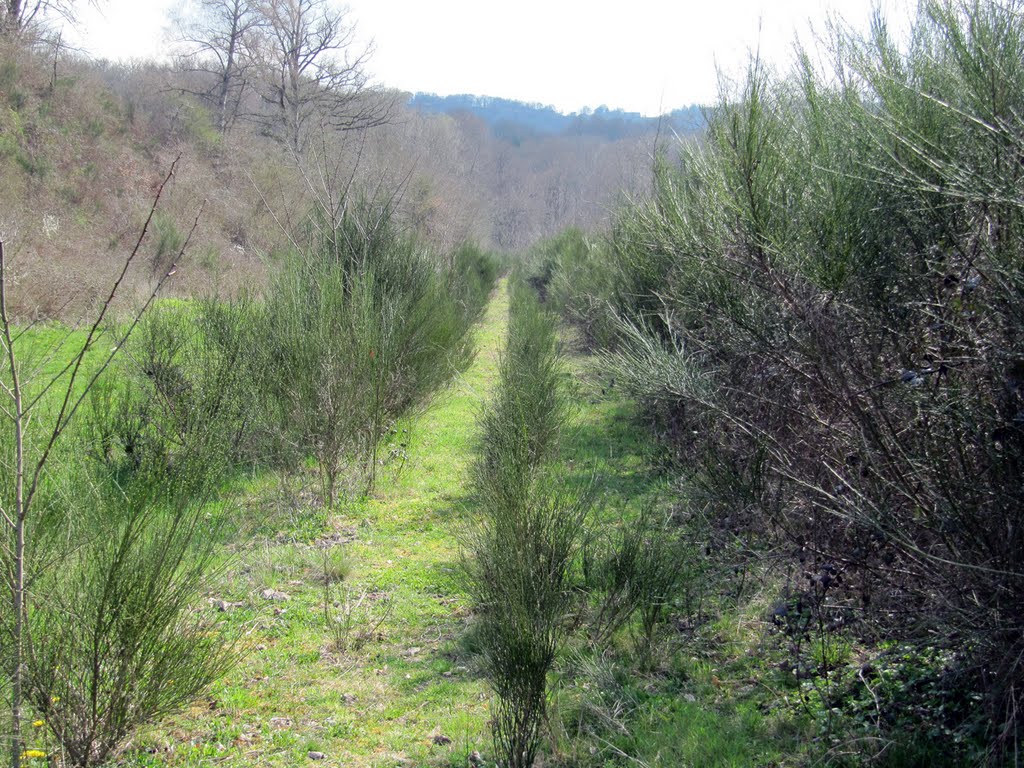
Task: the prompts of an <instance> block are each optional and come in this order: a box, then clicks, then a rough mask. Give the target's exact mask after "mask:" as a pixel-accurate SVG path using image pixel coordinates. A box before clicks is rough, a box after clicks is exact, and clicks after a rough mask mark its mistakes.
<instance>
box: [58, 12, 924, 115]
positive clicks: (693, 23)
mask: <svg viewBox="0 0 1024 768" xmlns="http://www.w3.org/2000/svg"><path fill="white" fill-rule="evenodd" d="M182 2H183V0H103V2H102V3H101V5H100V10H98V11H97V10H93V9H91V8H87V9H85V10H84V12H83V13H82V14H81V18H80V24H79V30H78V32H79V33H80V37H79V39H80V40H81V41H82V42H81V44H82V46H83V47H84V48H85V49H86V50H87V51H88V52H89V53H90V54H92V55H94V56H97V57H104V58H109V59H131V58H153V57H158V56H160V55H161V53H162V52H163V51H164V50H165V44H164V39H165V35H166V33H167V21H166V20H167V14H168V12H169V11H170V10H172V9H174V8H177V7H180V6H181V5H182ZM347 5H348V8H349V18H350V19H351V20H352V21H353V22H355V24H356V27H357V30H358V33H359V37H360V38H361V39H362V40H363V41H369V40H371V39H372V40H373V41H374V44H375V53H374V56H373V58H372V59H371V60H370V64H369V70H370V72H371V73H372V75H373V77H374V81H375V82H377V83H379V84H382V85H386V86H391V87H395V88H401V89H403V90H407V91H428V92H434V93H439V94H442V95H447V94H453V93H473V94H478V95H487V96H502V97H506V98H512V99H520V100H523V101H529V102H540V103H543V104H551V105H554V106H555V107H557V108H558V109H560V110H562V111H563V112H574V111H577V110H579V109H581V108H583V107H597V106H599V105H601V104H606V105H608V106H610V107H613V108H615V107H618V108H622V109H627V110H632V111H638V112H643V113H644V114H658V113H659V112H662V111H668V110H671V109H674V108H677V107H682V106H686V105H688V104H691V103H708V102H711V101H713V100H714V98H715V95H716V92H717V74H716V71H717V70H716V67H717V68H718V69H719V70H721V71H723V72H725V73H726V74H737V73H739V72H740V71H741V70H742V68H743V64H744V62H745V61H746V55H747V52H748V51H749V50H752V49H754V48H757V47H759V48H760V51H761V54H762V56H764V57H765V58H767V59H768V60H769V61H772V62H775V63H777V65H778V66H780V67H782V68H785V67H787V66H788V63H789V62H790V61H791V60H792V52H793V42H794V40H795V39H796V38H797V37H799V38H800V39H801V40H804V41H808V42H809V41H810V40H811V39H812V34H811V30H812V29H817V30H823V29H824V25H825V20H826V19H827V18H828V17H829V16H830V15H835V14H838V15H839V16H841V17H842V18H843V19H844V20H846V21H847V22H848V23H850V24H851V25H852V26H854V27H856V28H859V29H866V28H867V25H868V21H869V19H870V16H871V10H872V7H874V6H875V5H880V6H881V9H882V12H883V14H884V15H885V16H886V17H887V18H888V19H889V20H890V21H891V22H892V23H893V24H895V26H896V27H897V28H905V27H906V23H907V21H908V20H909V18H910V16H911V14H912V8H913V6H914V3H913V2H912V0H876V1H875V2H873V1H872V0H614V2H612V1H611V0H515V1H514V2H507V0H506V1H505V2H496V1H495V0H348V3H347Z"/></svg>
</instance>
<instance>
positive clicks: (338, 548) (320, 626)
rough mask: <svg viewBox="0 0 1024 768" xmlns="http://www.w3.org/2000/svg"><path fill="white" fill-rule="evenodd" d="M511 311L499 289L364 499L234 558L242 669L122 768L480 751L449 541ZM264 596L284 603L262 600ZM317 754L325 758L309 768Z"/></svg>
mask: <svg viewBox="0 0 1024 768" xmlns="http://www.w3.org/2000/svg"><path fill="white" fill-rule="evenodd" d="M507 311H508V296H507V290H506V286H505V285H504V283H502V284H501V285H500V286H499V289H498V290H497V292H496V293H495V296H494V297H493V298H492V300H491V302H490V304H489V306H488V308H487V312H486V314H485V316H484V317H483V319H482V321H481V322H480V323H479V325H478V327H477V330H476V346H477V350H478V353H477V357H476V359H475V361H474V362H473V364H472V366H471V367H470V368H469V369H468V370H467V371H466V372H465V373H464V374H463V375H462V376H461V377H460V378H459V379H458V380H457V381H455V382H453V384H452V385H451V386H450V387H449V388H448V389H447V390H446V391H445V392H443V393H441V394H439V395H438V396H437V398H436V399H435V401H434V403H433V404H432V406H431V407H430V408H429V409H428V410H427V411H426V412H425V413H423V414H421V415H420V416H419V417H417V418H415V419H412V420H410V421H409V422H408V423H406V424H403V425H401V426H400V433H399V435H400V438H399V442H402V443H404V445H405V447H404V453H405V455H404V457H403V460H402V461H401V462H398V461H393V462H392V463H391V465H389V466H388V467H387V468H386V469H385V470H384V471H383V472H382V473H381V475H380V476H379V478H378V490H377V493H376V494H375V495H374V497H373V498H372V499H369V500H366V501H362V502H358V503H355V504H352V505H350V506H348V507H346V508H344V509H342V510H341V511H340V513H336V515H335V516H334V517H333V518H332V519H330V520H329V521H328V520H325V519H324V518H323V517H322V513H320V514H321V518H320V524H319V525H318V526H317V525H311V524H310V521H309V517H310V515H314V516H315V515H316V514H317V513H316V512H315V511H310V510H306V511H303V510H301V509H298V510H288V509H281V508H280V506H281V503H280V502H278V507H279V508H278V509H277V510H276V512H275V513H274V514H272V520H271V521H268V522H267V523H266V524H264V526H263V530H264V531H266V532H267V533H268V534H269V535H266V536H263V537H261V538H258V539H255V540H253V541H251V542H248V543H247V544H246V545H245V546H244V547H241V548H240V549H239V552H238V554H237V557H236V558H234V560H233V561H232V563H231V566H230V570H229V571H228V572H227V573H226V574H225V577H224V579H223V583H222V584H221V585H220V588H219V589H218V592H217V593H216V594H213V595H211V599H214V600H223V601H226V602H228V603H232V604H236V603H237V604H238V605H232V606H231V607H230V609H229V610H228V611H227V612H225V613H224V614H223V617H224V620H225V621H226V622H228V623H230V624H232V625H235V626H237V628H238V629H240V630H241V632H242V633H243V638H244V639H243V641H242V645H243V647H244V648H245V649H246V650H247V653H246V655H245V657H244V659H243V661H242V662H241V663H240V664H239V665H238V666H237V667H236V668H235V669H234V670H233V671H232V672H231V673H230V674H229V676H228V677H227V679H226V680H225V681H223V682H222V683H221V684H219V685H218V686H217V687H216V688H215V689H214V690H213V691H212V692H211V694H210V696H209V697H208V700H206V701H204V702H199V703H197V704H196V705H195V706H193V708H192V709H191V710H190V711H189V712H186V713H184V714H182V715H179V716H178V717H176V718H175V719H174V720H173V721H172V722H171V724H170V725H171V727H170V728H168V727H167V724H166V723H165V724H163V725H161V726H160V727H158V728H154V729H153V730H152V731H151V732H149V733H147V734H143V735H142V736H141V737H140V738H139V739H138V740H137V741H136V743H135V745H134V746H133V748H132V750H131V751H130V752H129V753H128V754H127V755H126V758H125V763H126V764H128V765H190V766H191V765H195V766H199V765H246V766H248V765H253V766H284V765H303V764H310V765H336V766H342V765H344V766H401V765H417V766H421V765H433V766H456V765H457V766H465V765H466V759H467V756H468V755H469V753H470V752H472V751H473V750H477V749H480V750H484V749H486V745H487V743H488V742H489V737H488V736H487V731H486V720H487V717H488V704H487V694H486V692H485V688H484V685H483V682H482V681H481V680H480V679H479V677H478V676H477V675H476V674H475V673H474V672H473V670H472V668H471V667H472V665H471V663H470V661H469V659H468V657H466V656H465V654H464V653H463V652H462V650H461V648H460V644H459V640H460V637H461V636H462V635H463V631H462V630H463V628H464V626H465V621H466V617H467V615H468V609H467V601H466V598H465V596H464V595H463V594H462V592H461V590H460V587H459V584H458V579H457V576H458V574H457V567H458V548H457V535H456V534H457V530H458V527H459V525H460V521H461V520H462V519H463V516H464V514H465V510H464V504H463V501H464V499H463V493H464V488H465V475H466V471H467V469H468V467H469V464H470V461H471V459H472V455H473V438H474V434H475V421H476V415H477V412H478V409H479V407H480V404H481V403H482V402H483V399H484V397H485V396H486V394H487V392H488V390H489V387H490V385H491V383H492V381H493V380H494V378H495V377H496V375H497V361H498V354H499V348H500V346H501V344H502V342H503V338H504V332H505V326H506V322H507ZM266 482H267V483H270V482H271V481H270V480H269V479H268V480H267V481H266ZM264 496H269V497H271V498H273V497H274V493H273V492H272V491H270V490H268V491H267V493H266V494H264ZM254 506H256V507H257V508H262V507H265V506H266V499H265V498H264V499H263V500H262V501H260V502H258V503H256V504H254ZM325 527H326V529H327V530H328V531H329V532H328V534H327V535H326V536H325V535H323V530H324V529H325ZM275 529H276V530H275ZM310 530H313V531H314V533H313V536H312V537H310V536H309V535H308V533H307V534H304V533H303V532H304V531H310ZM271 532H272V533H271ZM318 534H319V535H318ZM303 539H305V540H303ZM310 539H312V540H310ZM325 548H327V549H328V551H330V552H333V553H335V554H338V553H341V552H344V553H345V555H346V557H347V559H348V561H349V563H350V565H351V573H350V575H349V577H348V578H347V579H346V581H345V584H346V585H347V587H348V590H349V591H348V595H347V599H346V595H345V594H344V593H343V592H342V590H337V591H335V593H334V595H333V596H332V602H337V603H338V605H337V606H336V607H334V606H332V608H331V610H332V612H333V613H334V614H335V615H336V616H343V615H345V614H346V613H348V614H349V615H350V616H351V618H352V621H351V627H350V629H349V631H348V633H347V637H348V639H349V640H350V641H351V642H352V645H354V646H355V647H353V648H352V649H350V650H348V651H347V652H342V653H339V652H336V650H335V649H334V647H332V645H333V644H332V632H331V631H329V630H328V628H327V623H326V622H325V619H324V606H323V599H324V588H323V578H322V575H321V574H322V572H323V551H324V549H325ZM268 589H269V590H276V591H278V592H282V593H285V594H287V595H288V599H287V600H285V599H280V600H273V599H266V598H265V597H264V596H263V592H264V590H268ZM342 589H344V588H342ZM339 593H340V594H339ZM346 605H348V606H349V610H348V611H346ZM210 610H211V611H216V610H217V606H216V605H211V607H210ZM378 621H380V622H381V623H380V625H379V626H376V625H377V622H378ZM335 623H336V624H339V626H340V625H341V624H342V623H341V622H335ZM375 627H376V628H375ZM374 628H375V629H374ZM370 630H373V631H372V633H371V632H370ZM339 632H340V633H343V632H342V630H339ZM367 635H369V636H367ZM449 740H450V741H449ZM317 752H319V753H322V754H323V755H324V756H325V757H324V758H323V759H320V760H317V761H315V762H314V759H313V758H311V757H310V753H317Z"/></svg>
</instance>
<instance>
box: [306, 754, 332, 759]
mask: <svg viewBox="0 0 1024 768" xmlns="http://www.w3.org/2000/svg"><path fill="white" fill-rule="evenodd" d="M306 757H308V758H309V759H310V760H326V759H327V755H325V754H324V753H323V752H307V753H306Z"/></svg>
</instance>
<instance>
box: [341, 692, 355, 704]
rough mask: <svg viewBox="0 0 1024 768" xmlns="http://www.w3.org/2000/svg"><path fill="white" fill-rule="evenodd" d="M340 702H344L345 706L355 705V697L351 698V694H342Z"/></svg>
mask: <svg viewBox="0 0 1024 768" xmlns="http://www.w3.org/2000/svg"><path fill="white" fill-rule="evenodd" d="M341 700H342V701H343V702H345V703H346V704H355V703H356V697H355V696H353V695H352V694H351V693H343V694H342V695H341Z"/></svg>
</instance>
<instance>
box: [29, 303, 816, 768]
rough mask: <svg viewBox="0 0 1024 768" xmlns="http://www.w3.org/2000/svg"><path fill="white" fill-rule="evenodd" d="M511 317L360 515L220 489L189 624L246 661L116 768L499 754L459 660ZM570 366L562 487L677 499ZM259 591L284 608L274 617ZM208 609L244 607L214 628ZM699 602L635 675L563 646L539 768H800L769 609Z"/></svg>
mask: <svg viewBox="0 0 1024 768" xmlns="http://www.w3.org/2000/svg"><path fill="white" fill-rule="evenodd" d="M507 310H508V295H507V289H506V286H505V285H504V284H502V285H501V286H500V288H499V290H498V291H497V292H496V293H495V295H494V297H493V298H492V301H491V303H490V305H489V307H488V310H487V313H486V315H485V316H484V318H483V319H482V321H481V322H480V323H479V324H478V326H477V329H476V332H475V339H476V347H477V350H478V353H477V356H476V359H475V361H474V363H473V364H472V366H471V367H470V368H469V369H467V370H466V371H465V372H464V373H463V374H462V375H461V376H460V377H458V378H457V379H456V380H455V381H454V382H453V383H452V384H451V385H450V386H449V387H448V388H447V389H446V390H445V391H443V392H441V393H439V394H438V395H437V396H436V397H435V398H434V400H433V403H432V404H431V406H430V407H429V408H428V409H427V410H426V411H425V412H423V413H421V414H418V415H416V416H415V417H411V418H409V419H406V420H404V421H403V422H402V423H400V424H399V425H398V426H397V429H396V430H395V432H394V434H393V435H392V436H391V438H390V443H389V445H388V446H387V447H386V448H385V450H384V451H382V455H388V454H389V452H390V455H391V456H392V459H391V460H390V461H389V462H388V464H387V466H386V467H385V468H384V470H383V472H382V474H381V475H380V477H379V481H378V486H377V490H376V493H375V495H374V496H373V497H372V498H364V499H358V500H354V501H349V502H345V503H342V504H341V505H339V507H338V508H337V509H335V510H333V511H331V512H328V511H327V510H325V509H323V508H322V507H320V506H319V505H318V504H317V503H316V502H315V496H316V495H315V493H313V492H312V491H311V490H310V489H311V488H312V487H313V479H312V475H310V477H308V478H306V480H307V482H308V488H306V489H304V488H303V487H302V481H301V479H300V481H299V482H298V483H292V484H291V487H290V488H289V489H288V490H287V491H284V490H282V488H281V481H280V478H279V477H278V476H276V475H273V474H269V473H263V474H257V475H253V476H245V475H236V476H234V477H232V478H231V479H230V480H229V481H227V482H226V483H225V485H224V486H223V489H222V490H223V492H222V498H221V499H220V500H218V502H217V503H216V507H217V510H223V511H224V513H227V512H229V511H230V510H231V509H232V507H237V508H239V509H240V510H241V512H240V517H241V518H242V519H241V522H240V524H239V526H238V528H237V531H238V532H237V533H236V534H235V535H234V537H233V539H232V540H231V541H229V542H228V544H227V546H226V554H225V559H224V563H223V570H222V572H221V573H220V575H219V576H218V577H217V580H216V582H215V584H214V585H213V586H212V588H211V590H210V592H209V593H208V594H207V595H204V596H203V601H202V602H201V604H200V606H199V610H202V611H204V612H206V613H207V614H208V615H209V617H210V618H211V619H213V620H215V621H218V622H220V623H221V624H222V626H223V627H224V628H225V629H227V630H228V631H229V632H233V633H235V634H236V635H237V636H238V638H239V640H238V645H239V649H240V651H241V652H242V657H241V661H240V662H239V664H238V665H237V666H236V667H235V668H234V670H233V671H232V672H231V673H230V674H229V675H228V676H227V677H226V678H225V679H223V680H222V681H220V682H219V683H218V684H217V685H215V686H214V688H213V689H212V690H210V692H209V694H208V695H207V696H206V697H205V698H203V699H202V700H200V701H197V702H195V703H194V704H193V705H192V707H190V708H189V710H187V711H185V712H182V713H180V714H178V715H177V716H174V717H172V718H170V719H168V720H165V721H163V722H160V723H157V724H154V725H153V726H150V727H149V728H147V729H146V730H144V731H143V732H142V733H140V734H138V736H137V737H136V738H135V739H134V741H133V742H132V744H131V745H130V747H129V749H128V751H127V752H126V753H125V754H124V755H123V757H122V759H121V764H123V765H125V766H132V767H134V768H141V767H142V766H210V765H229V766H230V765H235V766H249V765H255V766H291V765H298V764H307V763H310V760H309V758H308V753H309V752H310V751H317V752H323V753H324V754H325V755H326V756H327V759H326V760H325V761H324V764H326V765H344V766H356V767H362V766H366V767H370V766H374V767H376V766H399V765H410V766H411V765H416V766H437V767H443V766H452V767H454V766H465V765H466V764H467V757H468V755H469V754H470V753H471V752H473V751H475V750H479V751H480V752H481V753H483V754H484V756H485V757H488V756H489V755H490V753H491V751H492V750H491V739H490V733H489V731H488V720H489V718H490V707H489V703H490V697H491V694H490V691H489V690H488V688H487V686H486V685H485V683H484V681H483V679H482V677H481V676H480V675H479V674H478V671H477V669H476V667H475V661H474V658H473V656H472V653H471V652H470V650H469V648H470V647H471V644H472V638H471V637H470V636H469V634H468V632H467V629H468V627H469V618H470V615H469V614H470V612H469V600H468V598H467V596H466V595H465V594H464V593H463V591H462V587H461V583H460V578H459V559H460V552H459V547H458V540H459V533H460V531H461V530H462V529H463V527H464V525H465V523H466V522H467V520H468V516H469V515H470V514H472V510H471V509H470V508H469V506H468V504H467V499H466V497H465V489H466V487H467V483H466V481H467V474H468V471H469V469H470V465H471V463H472V461H473V457H474V451H475V449H476V445H477V434H478V432H477V417H478V415H479V413H480V409H481V408H482V407H483V405H484V403H485V401H486V398H487V395H488V392H489V391H490V388H491V386H492V384H493V382H494V381H495V378H496V376H497V368H498V360H499V356H500V354H501V352H500V350H501V348H502V345H503V342H504V336H505V331H506V323H507ZM45 332H46V333H59V329H50V330H46V331H45ZM33 333H38V331H33ZM55 338H56V337H55ZM51 341H52V339H49V338H48V337H47V338H40V339H39V340H38V344H39V346H40V348H43V346H44V342H45V344H49V343H50V342H51ZM569 363H570V370H571V375H572V377H573V379H574V380H575V381H574V384H573V386H575V387H576V396H575V397H574V400H575V402H576V403H577V404H578V410H577V412H576V414H575V418H574V423H573V426H572V428H571V429H569V430H568V431H567V433H566V435H565V437H564V441H563V443H562V446H561V458H560V459H559V462H560V470H561V472H562V474H563V475H565V476H566V477H567V478H568V479H570V480H571V481H572V482H574V483H579V484H581V485H586V486H589V487H590V488H591V489H592V491H593V494H594V497H595V499H596V501H597V503H596V506H595V512H594V515H595V522H600V523H613V522H617V521H620V520H621V519H626V520H628V519H630V516H631V515H632V514H634V513H635V512H636V511H637V510H639V509H640V508H641V507H642V506H644V505H646V504H651V503H657V502H658V499H660V498H662V497H667V494H666V493H665V481H664V480H663V478H662V476H661V475H660V474H659V472H658V471H657V470H656V468H655V459H654V457H655V450H654V446H652V445H651V443H650V440H649V438H648V437H647V434H646V432H645V431H644V430H643V428H642V427H641V426H639V425H638V424H637V423H636V420H635V417H634V413H633V408H632V405H631V404H630V403H629V402H628V401H627V400H626V399H625V398H623V397H622V396H620V393H619V392H618V391H617V390H616V389H615V388H614V386H610V382H608V381H607V380H602V379H601V378H600V377H599V376H597V375H596V374H595V373H594V372H593V371H592V369H591V366H590V363H589V361H588V359H587V358H585V357H584V356H581V355H575V356H570V358H569ZM324 546H329V547H332V548H333V549H335V550H342V555H341V557H343V558H344V559H345V560H346V561H347V563H348V565H349V566H350V572H349V573H348V575H347V578H346V580H345V581H344V583H343V585H341V586H340V587H339V586H333V587H332V595H331V601H332V603H333V602H337V603H339V605H337V606H335V605H331V606H330V610H331V612H332V614H334V615H336V616H337V615H341V614H344V613H345V604H346V602H348V604H349V605H350V606H353V607H351V609H350V611H349V613H350V615H351V618H352V620H351V622H350V624H351V626H350V628H349V631H348V633H347V635H345V636H344V637H343V638H342V639H344V640H345V641H346V643H347V647H346V648H345V649H339V648H337V647H335V637H336V635H337V634H343V633H334V632H332V631H331V630H330V629H329V627H328V626H327V624H326V622H325V620H324V615H323V610H324V609H323V597H324V586H323V578H322V570H323V558H322V550H321V547H324ZM342 570H344V569H342ZM265 589H274V590H278V591H281V592H285V593H287V594H288V595H289V599H288V600H283V601H273V600H268V599H264V598H263V597H262V594H261V593H262V592H263V590H265ZM215 600H223V601H227V602H230V603H232V604H234V607H232V608H231V609H230V610H229V611H227V612H223V613H221V612H219V611H218V610H217V607H216V606H215V605H214V604H212V603H210V602H209V601H215ZM708 604H709V605H714V606H715V608H714V609H713V610H710V611H708V612H706V615H704V616H702V617H697V618H698V620H696V621H693V622H691V623H690V624H689V625H688V626H689V628H688V629H687V630H685V631H682V630H680V629H678V628H676V627H675V626H674V623H673V624H672V625H671V626H668V627H665V628H664V629H663V631H662V632H661V634H659V636H658V638H657V643H656V648H655V653H654V656H653V661H652V663H651V664H650V665H649V666H648V667H646V668H645V669H644V670H642V671H641V670H640V669H638V667H637V665H636V659H635V658H634V656H633V652H632V648H633V646H632V641H631V639H630V637H629V634H628V632H624V633H622V635H621V636H620V637H618V638H616V641H615V644H614V646H613V648H612V649H611V651H610V652H609V653H608V654H606V655H604V656H595V655H594V654H593V653H592V652H591V650H590V649H589V648H588V644H587V642H586V641H585V639H584V638H583V637H581V636H579V635H577V636H574V637H573V638H572V640H571V641H570V643H569V648H568V650H567V651H566V653H565V654H563V655H562V656H561V657H560V658H559V661H558V665H557V666H558V670H557V672H556V674H555V675H553V683H554V690H555V693H554V696H553V702H552V721H551V731H552V732H551V734H550V735H551V736H552V745H551V747H550V749H551V750H552V751H553V753H554V754H553V756H551V755H549V756H548V757H546V758H544V760H545V761H546V762H545V764H549V765H550V764H552V762H551V761H552V757H553V758H554V763H555V764H563V765H575V766H581V767H582V766H619V765H622V766H625V765H649V766H677V765H693V766H704V765H709V766H747V765H749V766H756V765H798V764H801V762H800V761H801V754H803V753H805V749H804V748H802V747H801V746H800V743H801V741H802V740H803V739H805V738H806V737H807V733H806V730H807V729H806V727H805V726H803V725H802V722H801V721H800V719H799V718H797V717H794V715H793V712H794V709H795V706H792V705H791V704H787V703H786V701H785V698H786V697H789V698H790V699H791V700H792V701H795V698H794V697H795V693H794V690H793V689H792V688H789V689H787V688H786V686H785V682H784V681H783V680H782V679H781V677H780V676H779V675H778V674H776V673H775V672H773V671H772V670H773V666H772V665H773V664H774V663H775V656H774V655H773V654H772V653H771V652H770V650H769V649H767V648H766V645H765V632H764V627H763V623H762V621H761V617H762V616H763V614H764V612H765V611H764V605H760V604H759V603H758V601H757V599H756V597H755V598H754V599H753V600H751V601H746V602H744V603H743V604H741V605H738V606H737V605H729V604H728V602H727V601H723V600H722V599H721V596H720V595H714V594H712V595H709V597H708ZM682 612H683V609H682V606H681V605H680V606H679V610H678V611H676V612H675V613H674V614H673V619H675V618H677V617H678V616H680V615H681V614H682ZM371 630H372V631H371ZM32 736H34V737H35V739H34V741H35V743H31V744H30V746H34V747H38V748H42V749H46V747H47V746H48V745H47V743H46V739H45V737H44V735H43V734H42V733H41V731H33V733H32V734H31V736H30V738H31V737H32ZM435 736H444V737H446V738H447V739H450V740H451V741H450V742H449V743H442V744H435V743H434V737H435ZM546 749H547V748H546ZM488 762H491V761H490V760H489V761H488Z"/></svg>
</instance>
